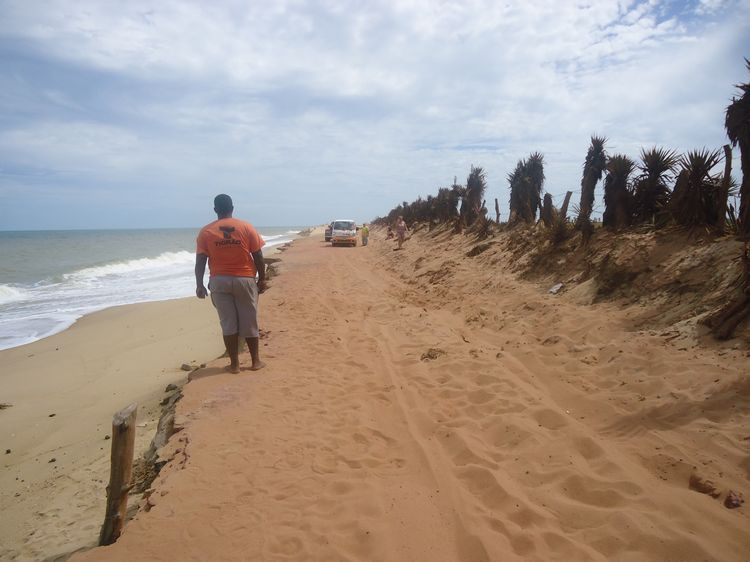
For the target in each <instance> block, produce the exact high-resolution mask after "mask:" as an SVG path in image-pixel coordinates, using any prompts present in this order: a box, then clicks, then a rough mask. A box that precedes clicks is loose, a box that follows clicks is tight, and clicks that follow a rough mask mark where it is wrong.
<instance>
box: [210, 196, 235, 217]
mask: <svg viewBox="0 0 750 562" xmlns="http://www.w3.org/2000/svg"><path fill="white" fill-rule="evenodd" d="M214 210H215V211H216V212H217V213H219V214H220V215H225V214H227V213H231V212H232V211H233V210H234V205H232V198H231V197H229V195H225V194H224V193H221V194H219V195H217V196H216V197H214Z"/></svg>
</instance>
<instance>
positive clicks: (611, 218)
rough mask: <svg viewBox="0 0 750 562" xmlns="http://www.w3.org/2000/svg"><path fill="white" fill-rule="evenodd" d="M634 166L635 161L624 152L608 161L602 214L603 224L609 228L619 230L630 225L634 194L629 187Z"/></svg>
mask: <svg viewBox="0 0 750 562" xmlns="http://www.w3.org/2000/svg"><path fill="white" fill-rule="evenodd" d="M634 168H635V163H634V162H633V161H632V160H631V159H630V158H628V157H627V156H624V155H622V154H617V155H615V156H612V157H611V158H610V159H609V161H608V162H607V177H606V178H605V179H604V206H605V207H604V214H603V216H602V224H603V225H604V226H606V227H607V228H614V229H616V230H617V229H620V228H624V227H626V226H628V223H629V222H630V208H631V197H632V195H631V192H630V190H629V189H628V180H629V178H630V174H631V173H632V172H633V169H634Z"/></svg>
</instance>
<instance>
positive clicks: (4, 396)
mask: <svg viewBox="0 0 750 562" xmlns="http://www.w3.org/2000/svg"><path fill="white" fill-rule="evenodd" d="M295 239H296V238H295ZM292 243H293V242H288V243H287V244H292ZM285 245H286V244H279V245H275V246H271V247H270V248H269V250H270V251H268V252H267V253H265V257H268V258H274V259H275V258H278V257H279V254H280V252H281V251H283V250H281V248H282V247H284V246H285ZM261 318H262V311H261ZM222 353H223V343H222V339H221V333H220V328H219V323H218V320H217V318H216V311H215V310H214V308H213V306H211V301H210V299H206V300H199V299H196V298H195V296H191V297H184V298H175V299H169V300H160V301H147V302H140V303H132V304H125V305H117V306H112V307H108V308H105V309H102V310H98V311H95V312H91V313H89V314H85V315H83V316H82V317H80V318H78V319H77V320H76V321H75V322H74V323H73V324H72V325H71V326H69V327H68V328H66V329H64V330H62V331H60V332H57V333H55V334H52V335H50V336H47V337H45V338H42V339H39V340H36V341H34V342H30V343H27V344H23V345H20V346H16V347H12V348H8V349H4V350H0V362H1V363H2V364H3V366H4V369H3V373H2V374H1V375H0V381H2V390H1V391H0V403H3V404H10V406H9V407H7V408H4V409H2V410H0V422H1V423H0V448H1V449H2V452H3V453H5V451H10V452H9V453H5V454H3V456H2V467H3V469H4V470H3V471H2V474H0V500H1V501H2V504H3V506H4V513H3V520H4V523H3V525H2V526H0V545H2V546H1V547H0V558H3V559H6V558H9V559H14V558H16V557H18V558H21V559H28V558H33V559H41V558H49V557H52V558H54V557H57V556H63V555H67V554H68V553H70V552H72V551H75V550H77V549H79V548H82V547H90V546H93V545H95V543H96V539H97V537H98V531H99V527H100V525H101V522H102V520H103V516H104V506H105V500H106V492H105V487H106V483H107V481H108V478H109V446H110V443H111V441H109V440H108V439H106V436H108V435H109V433H110V431H111V419H112V415H113V414H114V413H115V412H116V411H118V410H120V409H121V408H123V407H125V406H127V405H128V404H129V403H131V402H137V403H138V405H139V408H138V416H137V428H136V445H135V455H134V459H138V458H140V456H141V455H142V454H143V453H144V452H145V451H146V450H147V449H148V448H149V446H150V443H151V439H152V438H153V436H154V432H155V430H156V425H157V422H158V419H159V417H160V415H161V407H160V405H159V402H160V401H161V400H162V398H164V397H165V396H167V395H166V394H165V393H164V389H165V387H166V385H168V384H170V383H172V384H177V385H178V386H181V385H182V384H183V383H184V382H185V381H186V379H187V375H188V373H187V372H185V371H184V370H182V369H181V368H180V367H181V365H182V364H183V363H188V364H193V365H196V366H197V365H199V364H202V363H208V362H210V361H212V360H214V359H216V358H217V357H219V356H220V355H221V354H222ZM53 459H54V460H53Z"/></svg>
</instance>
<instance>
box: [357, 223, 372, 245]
mask: <svg viewBox="0 0 750 562" xmlns="http://www.w3.org/2000/svg"><path fill="white" fill-rule="evenodd" d="M359 231H360V232H361V233H362V245H363V246H367V240H368V239H369V238H370V229H369V228H367V225H366V224H363V225H362V228H360V229H359Z"/></svg>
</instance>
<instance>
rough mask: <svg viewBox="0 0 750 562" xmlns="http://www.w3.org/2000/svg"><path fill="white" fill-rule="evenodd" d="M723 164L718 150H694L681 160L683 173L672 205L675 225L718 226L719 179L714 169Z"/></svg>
mask: <svg viewBox="0 0 750 562" xmlns="http://www.w3.org/2000/svg"><path fill="white" fill-rule="evenodd" d="M719 162H721V154H720V152H719V151H718V150H714V151H709V150H707V149H705V148H704V149H702V150H692V151H690V152H688V153H687V154H685V155H684V156H683V157H682V158H681V159H680V173H679V174H678V176H677V181H676V182H675V186H674V191H673V192H672V197H671V198H670V202H669V210H670V214H671V215H672V218H673V220H674V222H675V223H676V224H678V225H680V226H684V227H687V228H695V227H701V226H709V225H712V224H715V223H716V213H717V209H718V191H719V183H720V178H719V177H718V176H715V175H712V174H711V170H712V169H713V168H714V167H715V166H716V165H717V164H718V163H719Z"/></svg>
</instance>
